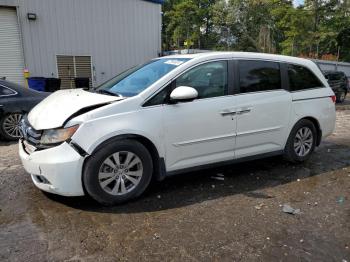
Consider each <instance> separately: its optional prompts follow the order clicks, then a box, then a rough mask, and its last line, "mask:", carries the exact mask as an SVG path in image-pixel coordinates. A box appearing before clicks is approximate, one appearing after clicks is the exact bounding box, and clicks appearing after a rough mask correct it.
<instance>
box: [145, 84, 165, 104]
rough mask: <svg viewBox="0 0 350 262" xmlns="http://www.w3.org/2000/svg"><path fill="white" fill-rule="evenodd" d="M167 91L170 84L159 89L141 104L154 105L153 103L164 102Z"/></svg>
mask: <svg viewBox="0 0 350 262" xmlns="http://www.w3.org/2000/svg"><path fill="white" fill-rule="evenodd" d="M169 92H170V85H169V86H167V87H165V88H163V90H162V91H160V92H159V93H158V94H156V95H155V96H154V97H152V98H151V99H150V100H148V101H147V102H146V103H145V104H144V105H143V106H155V105H161V104H164V102H165V99H166V97H167V95H168V93H169Z"/></svg>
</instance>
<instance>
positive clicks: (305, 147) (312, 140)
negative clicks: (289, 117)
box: [284, 119, 317, 162]
mask: <svg viewBox="0 0 350 262" xmlns="http://www.w3.org/2000/svg"><path fill="white" fill-rule="evenodd" d="M316 140H317V132H316V128H315V125H314V124H313V123H312V122H311V121H310V120H307V119H302V120H300V121H299V122H298V123H297V124H296V125H295V126H294V127H293V129H292V131H291V133H290V135H289V137H288V140H287V144H286V147H285V149H284V156H285V158H286V159H287V160H289V161H291V162H303V161H305V160H307V159H308V158H310V156H311V153H312V152H313V151H314V149H315V146H316Z"/></svg>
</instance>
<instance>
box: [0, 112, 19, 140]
mask: <svg viewBox="0 0 350 262" xmlns="http://www.w3.org/2000/svg"><path fill="white" fill-rule="evenodd" d="M22 116H23V115H22V114H21V113H13V114H7V115H4V116H3V117H2V118H1V119H0V137H2V138H3V139H4V140H7V141H16V140H18V139H19V138H20V136H19V133H18V135H15V136H14V135H11V134H10V133H9V132H8V131H7V130H6V128H5V122H6V121H9V119H11V118H13V119H15V118H16V119H17V118H18V119H19V120H18V122H19V121H20V119H21V118H22Z"/></svg>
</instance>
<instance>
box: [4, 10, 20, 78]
mask: <svg viewBox="0 0 350 262" xmlns="http://www.w3.org/2000/svg"><path fill="white" fill-rule="evenodd" d="M23 69H24V59H23V49H22V42H21V35H20V30H19V25H18V19H17V12H16V9H14V8H6V7H0V78H6V80H8V81H11V82H14V83H17V84H21V85H24V83H25V81H24V76H23Z"/></svg>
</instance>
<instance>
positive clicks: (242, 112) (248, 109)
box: [237, 108, 252, 115]
mask: <svg viewBox="0 0 350 262" xmlns="http://www.w3.org/2000/svg"><path fill="white" fill-rule="evenodd" d="M250 111H252V109H251V108H244V109H242V110H240V111H238V112H237V115H242V114H247V113H249V112H250Z"/></svg>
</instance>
